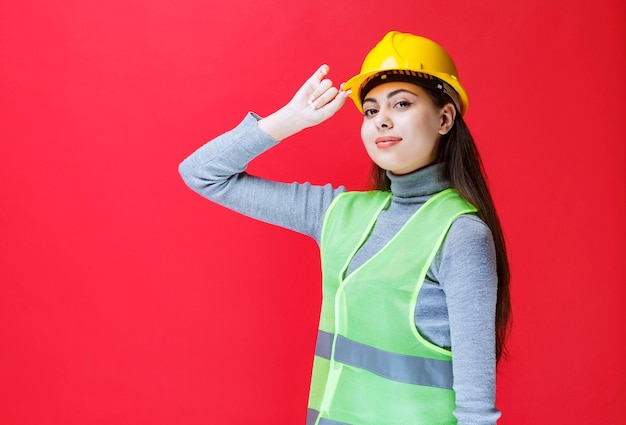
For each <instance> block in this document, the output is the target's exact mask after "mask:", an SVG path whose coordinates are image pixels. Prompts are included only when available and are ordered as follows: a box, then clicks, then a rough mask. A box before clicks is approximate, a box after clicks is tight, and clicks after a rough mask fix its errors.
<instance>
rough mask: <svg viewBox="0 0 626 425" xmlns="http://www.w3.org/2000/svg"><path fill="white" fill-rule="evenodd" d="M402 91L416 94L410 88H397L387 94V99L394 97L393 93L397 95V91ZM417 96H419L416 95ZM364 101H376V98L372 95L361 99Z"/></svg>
mask: <svg viewBox="0 0 626 425" xmlns="http://www.w3.org/2000/svg"><path fill="white" fill-rule="evenodd" d="M402 92H407V93H410V94H412V95H413V96H418V95H417V93H413V92H412V91H410V90H407V89H398V90H394V91H391V92H389V93H388V94H387V99H391V98H392V97H394V96H395V95H397V94H398V93H402ZM418 97H419V96H418ZM365 102H376V99H374V98H373V97H366V98H365V99H363V103H365Z"/></svg>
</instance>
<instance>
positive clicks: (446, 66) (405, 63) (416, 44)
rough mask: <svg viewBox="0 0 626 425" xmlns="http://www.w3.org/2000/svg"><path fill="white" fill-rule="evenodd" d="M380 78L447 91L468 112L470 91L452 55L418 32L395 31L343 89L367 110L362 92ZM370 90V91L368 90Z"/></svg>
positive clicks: (369, 54)
mask: <svg viewBox="0 0 626 425" xmlns="http://www.w3.org/2000/svg"><path fill="white" fill-rule="evenodd" d="M376 78H380V79H382V80H386V79H388V80H389V81H397V80H403V79H404V80H409V81H413V80H415V79H417V80H419V81H420V82H421V83H423V84H425V85H427V86H429V87H431V88H434V89H436V90H439V91H441V92H443V93H446V94H447V95H448V96H450V98H451V99H452V101H453V102H454V104H455V105H456V107H457V109H458V110H459V111H460V112H461V115H465V112H466V111H467V103H468V99H467V93H466V92H465V89H464V88H463V86H462V85H461V82H460V81H459V77H458V73H457V71H456V66H455V65H454V62H453V61H452V58H451V57H450V55H448V53H446V51H445V50H444V49H443V48H442V47H441V46H440V45H438V44H437V43H435V42H434V41H432V40H429V39H427V38H424V37H419V36H417V35H413V34H408V33H401V32H397V31H391V32H389V33H387V34H386V35H385V37H383V39H382V40H381V41H380V42H379V43H378V44H377V45H376V46H375V47H374V48H373V49H372V50H371V51H370V52H369V53H368V54H367V56H366V57H365V60H364V61H363V66H362V67H361V72H360V73H359V74H358V75H355V76H354V77H352V78H350V79H349V80H348V81H347V82H346V84H345V85H344V86H343V90H352V93H351V94H350V98H351V99H352V100H353V101H354V104H355V105H356V107H357V108H358V110H359V111H361V112H363V105H362V103H361V102H362V98H363V96H364V95H365V94H367V93H361V92H362V91H363V89H364V88H366V86H367V84H368V83H369V82H370V81H373V80H374V79H376ZM368 91H369V90H368Z"/></svg>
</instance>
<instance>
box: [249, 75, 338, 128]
mask: <svg viewBox="0 0 626 425" xmlns="http://www.w3.org/2000/svg"><path fill="white" fill-rule="evenodd" d="M328 71H329V67H328V65H322V66H321V67H320V68H319V69H318V70H317V71H315V73H314V74H313V75H312V76H311V77H310V78H309V79H308V80H306V81H305V83H304V84H303V85H302V87H300V89H298V91H297V92H296V94H295V95H294V96H293V98H292V99H291V100H290V101H289V103H287V105H285V106H284V107H283V108H281V109H280V110H278V111H276V112H275V113H273V114H272V115H270V116H268V117H267V118H264V119H262V120H260V121H259V127H261V129H262V130H263V131H265V132H266V133H267V134H269V135H270V136H272V137H273V138H275V139H276V140H282V139H284V138H286V137H288V136H291V135H293V134H295V133H297V132H299V131H301V130H303V129H305V128H307V127H312V126H314V125H317V124H320V123H322V122H324V121H326V120H327V119H328V118H330V117H332V116H333V115H334V114H335V113H336V112H337V111H338V110H339V109H341V107H342V106H343V105H344V104H345V102H346V99H347V98H348V96H349V95H350V92H349V91H348V92H345V91H342V90H341V86H340V88H339V89H337V88H336V87H333V83H332V81H331V80H329V79H328V78H326V75H328ZM342 86H343V84H342Z"/></svg>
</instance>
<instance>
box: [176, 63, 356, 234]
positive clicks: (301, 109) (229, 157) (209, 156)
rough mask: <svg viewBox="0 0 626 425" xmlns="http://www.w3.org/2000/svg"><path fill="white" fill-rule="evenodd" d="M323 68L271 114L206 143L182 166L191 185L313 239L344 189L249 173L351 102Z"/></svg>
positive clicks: (247, 121)
mask: <svg viewBox="0 0 626 425" xmlns="http://www.w3.org/2000/svg"><path fill="white" fill-rule="evenodd" d="M327 73H328V67H327V66H323V67H321V68H320V69H318V70H317V71H316V72H315V74H314V75H313V76H312V77H311V78H309V79H308V80H307V81H306V82H305V83H304V85H303V86H302V87H301V88H300V89H299V90H298V92H297V93H296V95H295V96H294V97H293V98H292V100H291V101H290V102H289V103H288V104H287V105H285V106H284V107H283V108H281V109H280V110H278V111H277V112H275V113H274V114H271V115H270V116H268V117H267V118H264V119H261V120H259V117H258V116H256V115H254V114H248V115H247V116H246V118H245V119H244V120H243V121H242V122H241V123H240V124H239V125H238V126H237V127H235V128H234V129H233V130H231V131H229V132H227V133H224V134H222V135H221V136H218V137H217V138H215V139H213V140H212V141H210V142H209V143H207V144H205V145H204V146H202V147H200V148H199V149H198V150H196V151H195V152H194V153H193V154H191V155H190V156H189V157H188V158H187V159H185V160H184V161H183V162H182V163H181V164H180V166H179V172H180V174H181V177H182V178H183V180H184V181H185V183H186V184H187V185H188V186H189V187H190V188H191V189H192V190H194V191H196V192H197V193H199V194H200V195H202V196H204V197H205V198H207V199H209V200H211V201H213V202H216V203H218V204H220V205H223V206H225V207H227V208H230V209H232V210H235V211H237V212H240V213H242V214H245V215H247V216H250V217H253V218H256V219H258V220H261V221H264V222H267V223H271V224H275V225H278V226H281V227H286V228H288V229H291V230H294V231H297V232H299V233H303V234H306V235H309V236H311V237H313V238H314V239H316V240H318V241H319V232H320V228H321V223H322V219H323V216H324V213H325V211H326V208H327V207H328V205H329V204H330V202H331V201H332V199H333V198H334V197H335V196H336V195H337V194H338V193H341V192H343V191H344V189H343V188H342V187H340V188H338V189H333V188H332V187H331V186H330V185H325V186H313V185H311V184H309V183H304V184H298V183H291V184H287V183H279V182H273V181H269V180H265V179H261V178H258V177H255V176H251V175H249V174H247V173H245V169H246V167H247V165H248V163H249V162H250V161H251V160H252V159H254V158H255V157H256V156H258V155H260V154H262V153H263V152H265V151H266V150H268V149H270V148H272V147H273V146H275V145H276V144H277V143H278V141H279V140H282V139H284V138H286V137H288V136H290V135H292V134H295V133H297V132H298V131H300V130H303V129H304V128H307V127H311V126H313V125H316V124H319V123H320V122H322V121H324V120H326V119H328V118H330V117H331V116H332V115H333V114H334V113H335V112H336V111H337V110H338V109H339V108H341V106H342V105H343V104H344V103H345V95H344V94H341V95H338V90H337V89H336V88H334V87H332V83H331V82H330V81H329V80H327V79H325V78H324V77H325V75H326V74H327Z"/></svg>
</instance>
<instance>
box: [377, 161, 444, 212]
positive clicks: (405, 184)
mask: <svg viewBox="0 0 626 425" xmlns="http://www.w3.org/2000/svg"><path fill="white" fill-rule="evenodd" d="M387 177H389V180H391V193H392V194H393V200H394V201H395V202H400V203H413V202H416V201H417V202H420V201H422V200H423V198H424V197H427V198H429V197H430V196H432V195H434V194H435V193H438V192H441V191H442V190H445V189H448V188H450V187H451V185H450V181H449V180H448V178H447V177H446V165H445V164H444V163H439V164H433V165H429V166H428V167H425V168H421V169H419V170H417V171H414V172H412V173H409V174H404V175H401V176H397V175H395V174H393V173H391V172H389V171H387Z"/></svg>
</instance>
